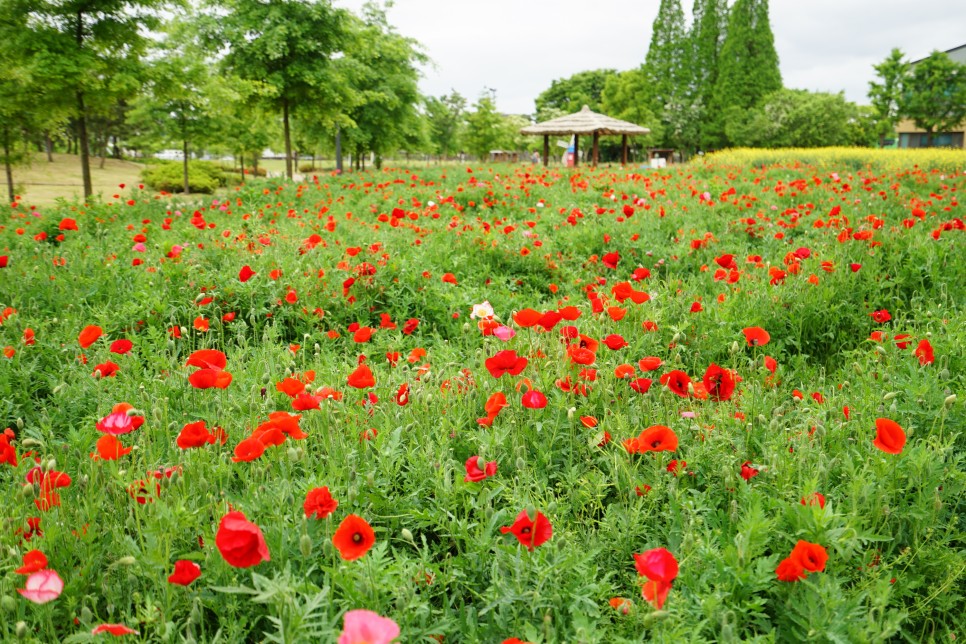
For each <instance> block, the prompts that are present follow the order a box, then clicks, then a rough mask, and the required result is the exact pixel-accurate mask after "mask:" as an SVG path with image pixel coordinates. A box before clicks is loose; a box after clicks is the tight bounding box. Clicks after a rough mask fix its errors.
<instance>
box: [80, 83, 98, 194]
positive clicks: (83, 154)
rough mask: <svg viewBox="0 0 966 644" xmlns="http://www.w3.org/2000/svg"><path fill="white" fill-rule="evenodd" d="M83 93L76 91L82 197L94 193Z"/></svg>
mask: <svg viewBox="0 0 966 644" xmlns="http://www.w3.org/2000/svg"><path fill="white" fill-rule="evenodd" d="M86 109H87V108H86V107H85V106H84V93H83V92H77V112H78V114H77V151H78V152H80V162H81V177H82V179H83V182H84V199H87V198H89V197H90V196H91V195H92V194H94V185H93V183H92V182H91V151H90V147H88V145H89V144H88V140H87V117H86V116H85V112H86Z"/></svg>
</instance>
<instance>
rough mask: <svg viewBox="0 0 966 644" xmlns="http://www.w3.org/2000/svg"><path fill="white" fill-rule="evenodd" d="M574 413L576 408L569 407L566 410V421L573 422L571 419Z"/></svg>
mask: <svg viewBox="0 0 966 644" xmlns="http://www.w3.org/2000/svg"><path fill="white" fill-rule="evenodd" d="M576 411H577V408H576V407H571V408H570V409H568V410H567V420H573V418H574V413H575V412H576Z"/></svg>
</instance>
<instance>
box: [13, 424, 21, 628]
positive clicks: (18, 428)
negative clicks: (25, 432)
mask: <svg viewBox="0 0 966 644" xmlns="http://www.w3.org/2000/svg"><path fill="white" fill-rule="evenodd" d="M14 422H15V423H16V424H17V430H18V431H19V430H21V429H23V418H19V417H18V418H17V420H15V421H14ZM20 623H21V624H22V623H23V622H20Z"/></svg>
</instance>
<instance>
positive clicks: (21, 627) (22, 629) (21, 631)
mask: <svg viewBox="0 0 966 644" xmlns="http://www.w3.org/2000/svg"><path fill="white" fill-rule="evenodd" d="M16 632H17V639H18V640H22V639H26V637H27V622H24V621H20V622H17V626H16Z"/></svg>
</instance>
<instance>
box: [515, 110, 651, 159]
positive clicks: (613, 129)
mask: <svg viewBox="0 0 966 644" xmlns="http://www.w3.org/2000/svg"><path fill="white" fill-rule="evenodd" d="M650 133H651V131H650V130H649V129H647V128H646V127H641V126H640V125H636V124H634V123H628V122H627V121H621V120H620V119H615V118H611V117H610V116H605V115H604V114H598V113H597V112H591V111H590V108H589V107H587V106H586V105H584V107H583V109H582V110H580V111H579V112H577V113H576V114H569V115H567V116H561V117H559V118H555V119H550V120H549V121H544V122H543V123H537V124H536V125H529V126H527V127H525V128H523V129H522V130H520V134H528V135H534V136H537V135H541V134H542V135H543V165H545V166H546V165H547V162H548V160H549V157H550V137H551V136H570V135H573V137H574V165H575V166H576V165H577V159H578V157H579V152H580V148H579V147H578V140H579V138H580V136H582V135H584V136H586V135H593V137H594V147H593V151H592V156H591V159H592V162H593V164H594V165H597V144H598V141H597V140H598V138H599V137H600V135H601V134H603V135H605V136H608V135H617V134H620V135H621V137H622V138H621V163H623V164H624V165H627V137H628V136H638V135H641V134H650Z"/></svg>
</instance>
